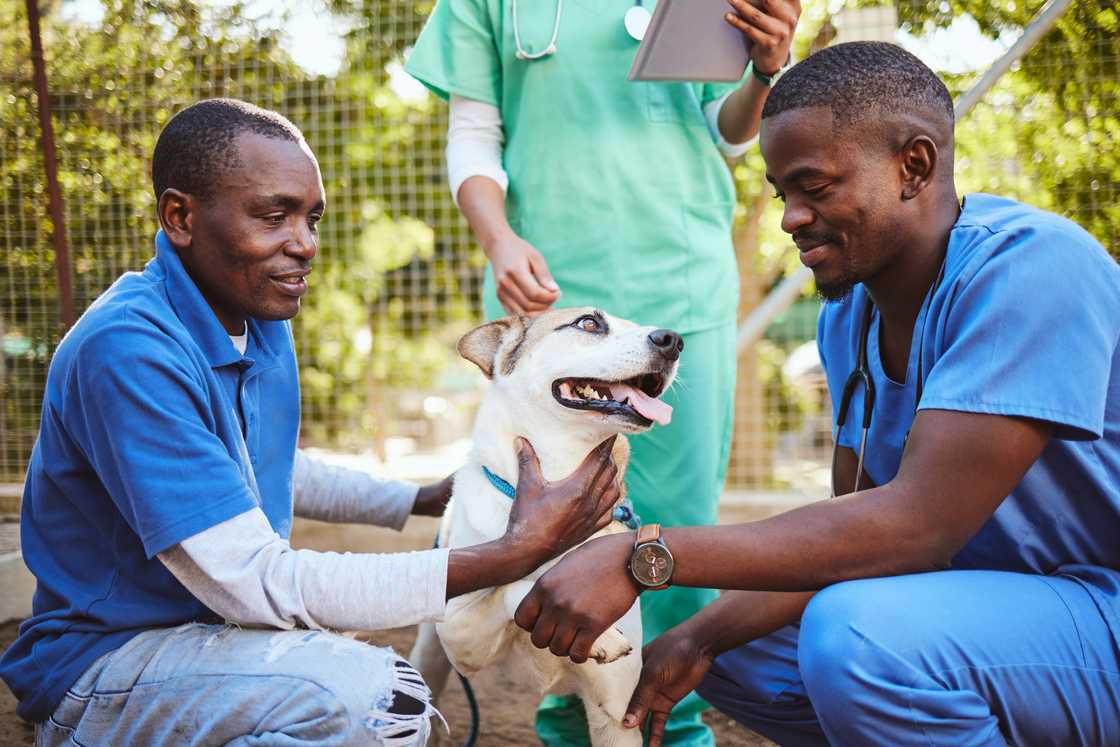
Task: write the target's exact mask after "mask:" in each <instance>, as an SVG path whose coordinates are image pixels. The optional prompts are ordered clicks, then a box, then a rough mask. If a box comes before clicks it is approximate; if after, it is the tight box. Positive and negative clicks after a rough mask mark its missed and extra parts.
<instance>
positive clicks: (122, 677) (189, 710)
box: [35, 623, 435, 747]
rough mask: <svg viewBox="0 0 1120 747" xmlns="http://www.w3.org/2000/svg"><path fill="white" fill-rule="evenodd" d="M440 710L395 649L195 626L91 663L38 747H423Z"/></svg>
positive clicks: (39, 733) (40, 734)
mask: <svg viewBox="0 0 1120 747" xmlns="http://www.w3.org/2000/svg"><path fill="white" fill-rule="evenodd" d="M433 713H435V710H434V709H433V708H432V707H431V705H430V704H429V694H428V688H427V686H426V685H425V684H424V681H423V680H422V679H421V678H420V675H419V674H417V673H416V671H415V670H414V669H413V668H412V667H411V666H409V665H408V664H407V663H406V662H405V661H404V660H403V659H401V658H400V657H399V656H397V655H396V654H395V653H393V651H392V649H388V648H377V647H375V646H370V645H368V644H366V643H362V642H361V641H355V640H352V639H350V638H346V637H344V636H341V635H336V634H333V633H325V632H320V631H308V630H288V631H278V630H252V629H247V630H242V629H240V628H237V627H236V626H232V625H202V624H198V623H190V624H187V625H182V626H179V627H177V628H166V629H160V630H150V631H147V632H144V633H141V634H140V635H138V636H136V637H135V638H133V639H132V640H130V641H129V642H128V643H126V644H125V645H124V646H122V647H121V648H119V649H117V650H116V651H111V652H109V653H107V654H105V655H104V656H102V657H101V658H100V659H98V660H97V661H96V662H94V663H93V665H92V666H91V667H90V668H89V669H88V670H87V671H86V672H85V674H83V675H82V676H81V678H80V679H79V680H78V682H77V683H76V684H75V685H74V686H73V687H72V688H71V689H70V691H69V692H67V694H66V696H65V697H64V698H63V700H62V703H61V704H60V705H59V706H58V708H57V709H56V710H55V712H54V714H53V715H52V716H51V718H50V719H49V720H47V721H46V722H45V723H43V724H40V725H39V726H38V728H37V729H36V732H35V744H36V747H53V745H75V744H77V745H89V746H90V747H92V746H93V745H157V744H158V745H224V744H229V745H235V746H236V747H247V746H248V745H260V746H262V747H265V746H269V747H270V746H272V745H302V744H306V745H312V744H314V745H317V746H322V747H328V746H330V745H379V746H382V747H405V746H409V747H411V745H423V744H425V743H426V742H427V741H428V736H429V733H430V728H431V726H430V722H429V719H430V717H431V715H432V714H433Z"/></svg>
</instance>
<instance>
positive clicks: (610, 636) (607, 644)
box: [591, 628, 634, 664]
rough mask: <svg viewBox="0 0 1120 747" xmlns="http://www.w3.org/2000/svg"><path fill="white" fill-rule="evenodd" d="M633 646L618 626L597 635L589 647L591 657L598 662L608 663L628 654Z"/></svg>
mask: <svg viewBox="0 0 1120 747" xmlns="http://www.w3.org/2000/svg"><path fill="white" fill-rule="evenodd" d="M633 650H634V647H633V646H631V645H630V641H628V640H626V636H624V635H623V634H622V631H621V630H619V629H618V628H610V629H609V630H607V632H605V633H603V634H602V635H601V636H599V640H597V641H595V645H594V646H592V647H591V658H592V660H594V661H595V662H596V663H598V664H610V663H611V662H612V661H618V660H619V659H621V658H622V657H623V656H628V655H629V654H630V652H631V651H633Z"/></svg>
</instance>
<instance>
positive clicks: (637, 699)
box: [622, 649, 654, 729]
mask: <svg viewBox="0 0 1120 747" xmlns="http://www.w3.org/2000/svg"><path fill="white" fill-rule="evenodd" d="M642 655H643V656H644V655H645V650H644V649H643V650H642ZM648 672H649V670H648V669H645V668H643V669H642V675H641V677H640V678H639V679H638V686H637V687H635V688H634V693H633V694H632V695H631V696H630V704H629V705H627V706H626V715H625V716H624V717H623V719H622V725H623V726H624V727H625V728H627V729H633V728H634V727H636V726H641V725H642V724H644V723H645V721H646V716H647V715H648V714H649V703H650V702H651V701H652V700H653V696H654V687H653V684H652V678H651V677H650V676H649V674H648Z"/></svg>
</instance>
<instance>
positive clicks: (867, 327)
mask: <svg viewBox="0 0 1120 747" xmlns="http://www.w3.org/2000/svg"><path fill="white" fill-rule="evenodd" d="M948 259H949V258H948V253H946V256H945V257H943V258H942V260H941V268H940V269H939V270H938V271H937V277H935V278H934V279H933V283H932V284H931V285H930V287H929V291H928V292H927V294H926V300H925V302H924V304H923V305H925V306H926V309H925V313H926V315H927V316H928V314H929V305H930V304H932V303H933V294H934V293H935V292H937V288H938V287H939V286H940V285H941V280H942V278H944V277H945V264H946V263H947V262H948ZM865 291H866V289H865ZM874 313H875V302H874V301H872V300H871V294H870V293H868V294H867V300H866V302H865V303H864V306H863V318H862V319H861V320H860V324H859V350H858V351H857V353H856V367H855V369H854V370H853V371H852V372H851V373H850V374H848V378H847V379H846V380H845V381H844V388H843V389H842V390H841V392H840V408H839V409H838V411H837V413H836V429H835V432H834V433H833V435H832V469H831V472H830V475H829V479H830V482H831V493H832V497H836V456H837V454H838V453H839V446H840V431H841V430H842V429H843V428H844V423H846V422H847V420H848V410H849V408H850V407H851V405H852V397H854V396H855V392H856V389H857V388H858V387H859V385H860V384H862V385H863V389H864V396H863V421H862V422H861V423H860V438H859V452H858V455H857V459H856V478H855V482H854V483H853V485H852V492H855V491H857V490H859V481H860V479H861V478H862V477H863V464H864V456H865V455H866V453H867V434H868V432H869V431H870V430H871V420H872V413H873V412H874V410H875V380H874V379H872V378H871V369H870V367H869V366H868V365H867V341H868V338H869V337H870V336H871V317H872V316H874ZM926 322H927V319H923V320H922V331H921V336H920V337H919V338H918V371H917V380H916V381H915V383H914V415H915V416H917V414H918V405H919V404H920V403H921V401H922V386H923V384H924V383H925V382H924V381H923V378H924V376H923V374H922V353H923V351H924V349H925V336H926ZM909 440H910V431H909V429H907V431H906V437H905V438H904V439H903V441H902V447H903V449H905V448H906V442H907V441H909Z"/></svg>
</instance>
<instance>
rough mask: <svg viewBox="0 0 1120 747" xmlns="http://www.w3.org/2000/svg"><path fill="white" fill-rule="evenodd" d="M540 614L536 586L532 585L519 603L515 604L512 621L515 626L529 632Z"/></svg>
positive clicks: (539, 601) (539, 602)
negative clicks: (515, 608)
mask: <svg viewBox="0 0 1120 747" xmlns="http://www.w3.org/2000/svg"><path fill="white" fill-rule="evenodd" d="M540 616H541V600H540V597H539V596H538V595H537V587H536V586H534V587H533V588H532V589H530V590H529V593H528V594H526V595H525V598H524V599H522V600H521V604H519V605H517V611H516V612H514V613H513V621H514V622H515V623H516V624H517V627H519V628H521V629H522V630H528V631H530V632H531V631H532V630H533V628H534V627H535V626H536V624H537V619H538V618H539V617H540Z"/></svg>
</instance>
